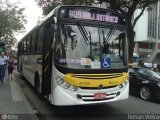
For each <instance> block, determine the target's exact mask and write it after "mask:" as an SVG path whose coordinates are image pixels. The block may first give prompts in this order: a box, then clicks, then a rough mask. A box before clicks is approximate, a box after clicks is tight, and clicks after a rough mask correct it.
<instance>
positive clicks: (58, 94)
mask: <svg viewBox="0 0 160 120" xmlns="http://www.w3.org/2000/svg"><path fill="white" fill-rule="evenodd" d="M95 93H106V94H107V96H106V98H105V99H95V98H94V94H95ZM52 95H53V96H54V97H53V96H51V103H52V104H54V105H57V106H67V105H86V104H100V103H106V102H113V101H118V100H124V99H128V96H129V84H127V85H126V86H125V87H123V88H119V86H117V87H115V88H110V89H103V90H82V91H81V92H72V91H68V90H65V89H63V88H62V87H60V86H57V87H56V88H55V89H54V91H53V94H52Z"/></svg>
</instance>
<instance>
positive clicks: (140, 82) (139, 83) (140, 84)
mask: <svg viewBox="0 0 160 120" xmlns="http://www.w3.org/2000/svg"><path fill="white" fill-rule="evenodd" d="M129 82H130V93H136V94H138V95H139V96H140V97H141V98H142V99H143V100H150V99H152V98H155V97H156V98H160V75H158V74H157V73H155V72H153V71H151V70H149V69H146V68H141V67H133V68H130V69H129Z"/></svg>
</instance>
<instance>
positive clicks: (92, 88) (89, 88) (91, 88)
mask: <svg viewBox="0 0 160 120" xmlns="http://www.w3.org/2000/svg"><path fill="white" fill-rule="evenodd" d="M114 87H117V85H114V86H108V87H103V88H101V89H108V88H114ZM80 88H81V89H87V90H99V89H100V88H99V87H80Z"/></svg>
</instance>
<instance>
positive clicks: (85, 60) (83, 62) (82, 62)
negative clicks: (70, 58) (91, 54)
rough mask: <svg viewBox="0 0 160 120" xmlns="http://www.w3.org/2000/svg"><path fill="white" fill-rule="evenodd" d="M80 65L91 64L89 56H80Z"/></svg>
mask: <svg viewBox="0 0 160 120" xmlns="http://www.w3.org/2000/svg"><path fill="white" fill-rule="evenodd" d="M81 65H91V59H90V58H81Z"/></svg>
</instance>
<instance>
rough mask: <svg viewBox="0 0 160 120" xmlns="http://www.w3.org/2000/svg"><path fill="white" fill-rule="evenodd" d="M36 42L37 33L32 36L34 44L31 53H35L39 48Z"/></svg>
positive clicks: (32, 43)
mask: <svg viewBox="0 0 160 120" xmlns="http://www.w3.org/2000/svg"><path fill="white" fill-rule="evenodd" d="M36 40H37V32H34V33H33V34H32V42H31V53H34V52H35V50H36V48H37V46H36Z"/></svg>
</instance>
